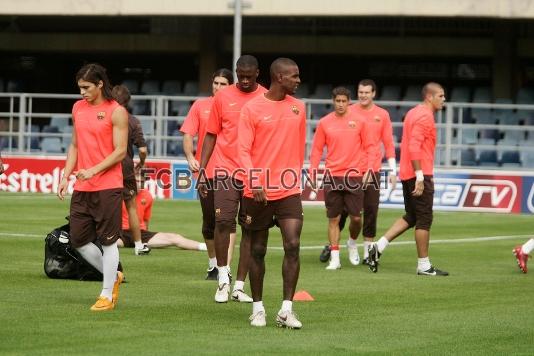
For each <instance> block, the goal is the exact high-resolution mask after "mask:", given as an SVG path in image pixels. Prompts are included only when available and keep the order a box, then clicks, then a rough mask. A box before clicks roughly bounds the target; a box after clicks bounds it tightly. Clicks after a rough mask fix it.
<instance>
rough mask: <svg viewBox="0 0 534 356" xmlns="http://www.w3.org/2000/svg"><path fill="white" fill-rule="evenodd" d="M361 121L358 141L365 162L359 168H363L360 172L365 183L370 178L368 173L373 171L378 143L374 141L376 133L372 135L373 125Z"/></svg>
mask: <svg viewBox="0 0 534 356" xmlns="http://www.w3.org/2000/svg"><path fill="white" fill-rule="evenodd" d="M361 123H362V129H361V130H360V142H361V148H362V151H363V160H364V162H365V165H363V166H362V167H361V169H363V170H364V171H363V172H362V174H363V182H364V184H367V183H369V180H370V177H369V174H370V172H372V171H373V165H374V162H375V159H376V157H377V156H378V152H377V149H378V145H376V144H375V142H374V137H376V135H373V131H372V130H373V127H372V126H371V125H369V124H368V123H367V121H366V120H362V121H361Z"/></svg>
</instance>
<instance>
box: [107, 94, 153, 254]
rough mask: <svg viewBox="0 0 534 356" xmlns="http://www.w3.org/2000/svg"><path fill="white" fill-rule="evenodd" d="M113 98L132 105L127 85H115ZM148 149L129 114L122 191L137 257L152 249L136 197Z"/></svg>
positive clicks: (137, 123)
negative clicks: (136, 151) (137, 172)
mask: <svg viewBox="0 0 534 356" xmlns="http://www.w3.org/2000/svg"><path fill="white" fill-rule="evenodd" d="M111 93H112V94H113V98H114V99H115V100H116V101H117V102H118V103H119V104H120V105H122V106H123V107H124V108H125V109H128V104H129V103H130V91H129V90H128V88H127V87H126V86H125V85H115V86H114V87H113V90H112V92H111ZM134 145H135V146H136V147H137V148H138V149H139V163H138V164H137V165H136V166H135V167H134V161H133V156H134V152H133V146H134ZM147 152H148V151H147V147H146V142H145V137H144V136H143V128H142V127H141V123H140V122H139V120H138V119H137V118H136V117H135V116H133V115H131V114H130V113H128V144H127V146H126V156H125V157H124V159H123V160H122V162H121V164H122V176H123V179H124V181H123V184H124V189H123V191H122V198H123V200H124V203H125V205H126V209H127V211H128V216H129V219H130V221H132V223H131V224H130V231H131V234H132V239H133V242H134V253H135V255H136V256H140V255H148V254H149V253H150V247H148V246H147V245H146V244H144V243H143V242H142V241H141V230H140V226H139V218H138V216H137V210H136V204H135V195H136V194H137V184H136V181H135V172H134V168H135V169H140V168H142V167H143V166H144V165H145V160H146V156H147Z"/></svg>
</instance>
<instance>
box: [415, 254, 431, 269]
mask: <svg viewBox="0 0 534 356" xmlns="http://www.w3.org/2000/svg"><path fill="white" fill-rule="evenodd" d="M430 267H432V265H431V264H430V258H428V257H423V258H418V259H417V269H418V270H419V271H426V270H429V269H430Z"/></svg>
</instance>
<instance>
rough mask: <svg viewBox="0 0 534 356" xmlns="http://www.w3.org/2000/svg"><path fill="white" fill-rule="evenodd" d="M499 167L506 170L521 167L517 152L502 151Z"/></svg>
mask: <svg viewBox="0 0 534 356" xmlns="http://www.w3.org/2000/svg"><path fill="white" fill-rule="evenodd" d="M500 161H501V166H502V167H508V168H515V167H521V161H520V159H519V152H518V151H504V152H503V153H502V157H501V160H500Z"/></svg>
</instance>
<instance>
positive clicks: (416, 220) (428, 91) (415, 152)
mask: <svg viewBox="0 0 534 356" xmlns="http://www.w3.org/2000/svg"><path fill="white" fill-rule="evenodd" d="M422 95H423V102H422V103H421V104H419V105H417V106H416V107H414V108H413V109H411V110H410V111H408V113H407V114H406V118H405V120H404V126H403V130H402V143H401V159H400V172H399V178H400V179H401V181H402V190H403V193H404V209H405V210H406V214H405V215H404V216H403V217H402V218H400V219H398V220H397V221H395V223H393V226H391V227H390V228H389V230H388V231H387V232H386V233H385V235H384V236H382V237H381V238H380V239H379V240H378V241H377V242H376V243H374V244H373V245H372V246H371V249H370V251H369V268H370V269H371V271H373V272H377V270H378V262H379V259H380V255H381V254H382V253H383V252H384V250H385V249H386V247H387V246H388V244H389V243H390V242H391V241H393V240H394V239H395V238H396V237H397V236H399V235H401V234H402V233H403V232H405V231H406V230H408V229H410V228H412V227H414V226H415V243H416V245H417V256H418V259H417V274H418V275H425V276H448V275H449V273H448V272H445V271H441V270H439V269H437V268H434V266H432V264H431V263H430V259H429V258H428V245H429V241H430V227H431V225H432V207H433V200H434V178H433V174H434V150H435V148H436V124H435V122H434V114H435V113H436V111H438V110H441V109H443V105H444V103H445V92H444V91H443V87H442V86H441V85H439V84H437V83H432V82H431V83H427V84H426V85H425V86H424V87H423V90H422Z"/></svg>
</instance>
